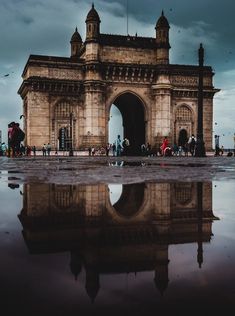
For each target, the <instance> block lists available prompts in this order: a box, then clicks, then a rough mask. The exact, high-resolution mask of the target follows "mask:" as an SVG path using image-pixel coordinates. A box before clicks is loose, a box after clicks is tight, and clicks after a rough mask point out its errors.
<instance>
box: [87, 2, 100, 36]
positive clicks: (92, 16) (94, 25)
mask: <svg viewBox="0 0 235 316" xmlns="http://www.w3.org/2000/svg"><path fill="white" fill-rule="evenodd" d="M100 22H101V21H100V17H99V14H98V13H97V11H96V9H95V7H94V3H92V8H91V10H90V11H89V12H88V14H87V18H86V41H87V42H88V41H93V42H96V41H98V39H99V35H100Z"/></svg>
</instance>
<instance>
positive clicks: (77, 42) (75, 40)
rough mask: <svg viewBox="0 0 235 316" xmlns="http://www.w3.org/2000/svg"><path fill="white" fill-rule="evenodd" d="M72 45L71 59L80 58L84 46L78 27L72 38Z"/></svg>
mask: <svg viewBox="0 0 235 316" xmlns="http://www.w3.org/2000/svg"><path fill="white" fill-rule="evenodd" d="M70 44H71V57H78V56H79V51H80V49H81V46H82V38H81V35H80V34H79V33H78V29H77V27H76V29H75V32H74V33H73V35H72V37H71V40H70Z"/></svg>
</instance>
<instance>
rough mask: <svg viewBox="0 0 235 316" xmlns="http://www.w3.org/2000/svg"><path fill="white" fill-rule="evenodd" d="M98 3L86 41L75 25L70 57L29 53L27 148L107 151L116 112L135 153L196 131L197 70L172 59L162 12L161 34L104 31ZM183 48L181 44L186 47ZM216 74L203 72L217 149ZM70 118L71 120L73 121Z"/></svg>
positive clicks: (208, 137) (207, 128)
mask: <svg viewBox="0 0 235 316" xmlns="http://www.w3.org/2000/svg"><path fill="white" fill-rule="evenodd" d="M100 22H101V20H100V17H99V14H98V13H97V11H96V10H95V8H94V5H92V8H91V10H90V11H89V13H88V15H87V17H86V39H85V41H83V40H82V38H81V36H80V34H79V32H78V30H77V28H76V30H75V32H74V34H73V35H72V38H71V41H70V44H71V56H70V57H54V56H39V55H30V56H29V59H28V61H27V63H26V66H25V68H24V71H23V75H22V77H23V83H22V85H21V87H20V88H19V91H18V93H19V94H20V95H21V97H22V99H23V114H24V116H25V131H26V140H25V141H26V143H27V144H28V145H36V146H41V145H42V144H44V143H48V142H49V143H51V144H52V146H53V147H56V146H58V147H59V148H60V149H63V148H65V147H67V146H68V144H69V143H70V142H71V141H72V142H73V147H75V148H83V147H88V146H90V145H95V146H96V145H97V146H100V145H102V146H105V144H106V143H107V142H108V139H109V138H108V124H109V117H110V108H111V106H112V104H115V105H116V106H117V107H118V109H119V110H120V112H121V114H122V117H123V128H124V133H123V137H127V138H128V139H129V140H130V144H131V145H132V149H133V150H134V151H135V150H137V149H140V145H141V144H143V143H147V142H149V143H150V144H151V145H152V146H159V144H160V142H161V141H162V139H163V137H164V136H168V138H169V141H170V143H173V142H174V143H182V142H186V140H187V138H188V137H189V136H190V135H191V134H197V100H198V66H192V65H175V64H170V62H169V50H170V43H169V28H170V26H169V23H168V20H167V19H166V17H165V16H164V13H163V12H162V14H161V16H160V18H159V19H158V21H157V23H156V27H155V30H156V36H155V37H153V38H151V37H140V36H137V34H136V35H135V36H130V35H127V36H124V35H111V34H103V33H101V32H100ZM183 49H184V47H182V50H183ZM213 75H214V73H213V71H212V68H211V67H209V66H205V67H204V103H203V123H204V124H203V126H204V131H203V134H204V140H205V144H206V149H211V148H212V121H213V97H214V94H215V93H216V92H217V91H219V90H217V89H215V88H214V86H213ZM70 113H72V120H71V119H70Z"/></svg>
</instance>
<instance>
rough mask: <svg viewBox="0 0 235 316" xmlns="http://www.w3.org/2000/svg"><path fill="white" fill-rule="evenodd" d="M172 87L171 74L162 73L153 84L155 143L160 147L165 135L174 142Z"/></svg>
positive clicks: (153, 131) (153, 130)
mask: <svg viewBox="0 0 235 316" xmlns="http://www.w3.org/2000/svg"><path fill="white" fill-rule="evenodd" d="M171 89H172V86H171V84H170V79H169V75H167V74H160V75H159V76H158V79H157V82H156V84H155V85H153V86H152V90H153V94H154V97H155V104H154V106H153V108H152V135H153V143H154V144H155V146H156V147H157V148H159V146H160V144H161V143H162V140H163V139H164V137H165V136H167V137H168V139H169V143H170V144H171V142H172V134H173V133H172V131H171V125H172V124H171V116H172V115H171Z"/></svg>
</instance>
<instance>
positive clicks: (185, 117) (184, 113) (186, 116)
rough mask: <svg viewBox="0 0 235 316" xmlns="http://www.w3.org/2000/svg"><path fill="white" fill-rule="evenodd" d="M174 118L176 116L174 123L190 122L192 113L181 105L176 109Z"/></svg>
mask: <svg viewBox="0 0 235 316" xmlns="http://www.w3.org/2000/svg"><path fill="white" fill-rule="evenodd" d="M175 116H176V121H181V122H191V121H192V112H191V110H190V109H189V108H188V107H187V106H185V105H182V106H180V107H179V108H178V109H177V111H176V114H175Z"/></svg>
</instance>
